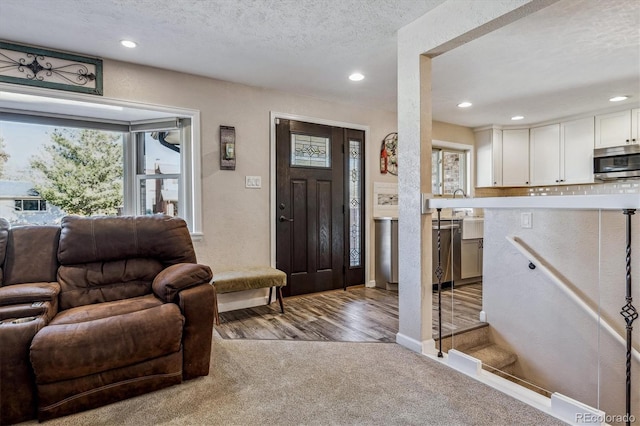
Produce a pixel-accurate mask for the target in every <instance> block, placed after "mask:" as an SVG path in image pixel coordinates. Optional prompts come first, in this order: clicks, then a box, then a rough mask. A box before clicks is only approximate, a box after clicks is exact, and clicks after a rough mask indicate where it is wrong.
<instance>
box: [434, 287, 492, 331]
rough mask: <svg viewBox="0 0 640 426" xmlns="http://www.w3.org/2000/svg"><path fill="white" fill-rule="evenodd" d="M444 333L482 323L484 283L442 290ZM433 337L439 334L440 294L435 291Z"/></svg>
mask: <svg viewBox="0 0 640 426" xmlns="http://www.w3.org/2000/svg"><path fill="white" fill-rule="evenodd" d="M441 297H442V335H443V336H446V335H447V334H451V333H452V332H454V331H458V332H459V331H461V330H464V329H466V328H470V327H473V326H474V325H477V324H479V323H480V311H481V310H482V283H474V284H467V285H463V286H460V287H456V288H455V289H453V290H451V289H447V290H444V291H442V296H441ZM432 300H433V304H432V309H433V337H436V336H437V335H438V294H437V293H436V292H434V293H433V298H432Z"/></svg>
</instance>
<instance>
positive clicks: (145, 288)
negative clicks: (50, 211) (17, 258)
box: [58, 215, 196, 310]
mask: <svg viewBox="0 0 640 426" xmlns="http://www.w3.org/2000/svg"><path fill="white" fill-rule="evenodd" d="M58 261H59V263H60V267H59V268H58V282H59V283H60V289H61V291H60V298H59V300H60V310H64V309H69V308H72V307H76V306H81V305H87V304H92V303H101V302H109V301H113V300H120V299H125V298H130V297H137V296H142V295H145V294H149V293H150V292H151V283H152V282H153V279H154V278H155V276H156V275H157V274H158V273H159V272H160V271H162V270H163V269H164V268H166V267H168V266H170V265H173V264H176V263H195V262H196V256H195V252H194V250H193V244H192V242H191V236H190V234H189V230H188V228H187V225H186V223H185V221H184V220H182V219H179V218H173V217H169V216H164V215H154V216H120V217H89V218H84V217H78V216H67V217H64V218H63V219H62V223H61V233H60V244H59V247H58Z"/></svg>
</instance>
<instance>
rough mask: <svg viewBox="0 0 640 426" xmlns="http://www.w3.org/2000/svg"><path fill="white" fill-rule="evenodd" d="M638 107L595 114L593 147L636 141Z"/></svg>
mask: <svg viewBox="0 0 640 426" xmlns="http://www.w3.org/2000/svg"><path fill="white" fill-rule="evenodd" d="M638 111H639V110H638V109H634V110H626V111H620V112H612V113H610V114H602V115H596V134H595V147H596V148H606V147H610V146H621V145H628V144H632V143H638V141H639V140H638V126H639V124H638Z"/></svg>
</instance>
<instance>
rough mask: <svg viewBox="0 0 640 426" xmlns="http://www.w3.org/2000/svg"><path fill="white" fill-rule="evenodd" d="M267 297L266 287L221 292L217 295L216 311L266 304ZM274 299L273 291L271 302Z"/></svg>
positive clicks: (267, 290)
mask: <svg viewBox="0 0 640 426" xmlns="http://www.w3.org/2000/svg"><path fill="white" fill-rule="evenodd" d="M268 298H269V289H268V288H258V289H252V290H246V291H236V292H233V293H222V294H219V295H218V311H219V312H227V311H235V310H236V309H245V308H253V307H255V306H263V305H266V304H267V301H268ZM274 300H275V292H274V294H273V296H272V298H271V302H273V301H274Z"/></svg>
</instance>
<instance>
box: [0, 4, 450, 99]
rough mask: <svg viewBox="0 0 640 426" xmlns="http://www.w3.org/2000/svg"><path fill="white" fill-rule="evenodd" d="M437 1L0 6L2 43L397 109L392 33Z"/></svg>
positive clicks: (394, 41) (423, 12)
mask: <svg viewBox="0 0 640 426" xmlns="http://www.w3.org/2000/svg"><path fill="white" fill-rule="evenodd" d="M443 1H444V0H392V1H389V0H108V1H107V0H50V1H46V0H0V39H5V40H9V41H14V42H22V43H29V44H35V45H39V46H43V47H48V48H53V49H64V50H68V51H72V52H77V53H82V54H87V55H94V56H101V57H104V58H112V59H118V60H122V61H128V62H135V63H141V64H147V65H152V66H156V67H161V68H168V69H172V70H177V71H183V72H187V73H191V74H199V75H204V76H209V77H213V78H218V79H221V80H226V81H232V82H237V83H244V84H249V85H253V86H258V87H267V88H275V89H280V90H285V91H290V92H295V93H301V94H306V95H310V96H315V97H320V98H324V99H330V100H337V101H341V102H350V103H357V104H361V105H372V106H375V107H380V108H384V109H389V110H395V109H396V75H397V70H396V50H397V49H396V31H397V30H398V29H399V28H401V27H403V26H404V25H406V24H408V23H410V22H411V21H413V20H415V19H416V18H418V17H420V16H422V15H424V14H425V13H426V12H428V11H429V10H431V9H432V8H434V7H436V6H438V5H439V4H441V3H442V2H443ZM121 39H131V40H134V41H136V42H137V43H138V44H139V46H138V48H136V49H133V50H127V49H125V48H123V47H122V46H120V44H119V41H120V40H121ZM355 70H360V71H361V72H363V73H364V74H365V75H366V77H367V78H366V80H364V81H363V82H360V83H353V82H350V81H349V80H348V79H347V77H348V75H349V74H351V73H352V72H354V71H355Z"/></svg>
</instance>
